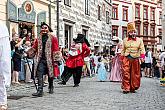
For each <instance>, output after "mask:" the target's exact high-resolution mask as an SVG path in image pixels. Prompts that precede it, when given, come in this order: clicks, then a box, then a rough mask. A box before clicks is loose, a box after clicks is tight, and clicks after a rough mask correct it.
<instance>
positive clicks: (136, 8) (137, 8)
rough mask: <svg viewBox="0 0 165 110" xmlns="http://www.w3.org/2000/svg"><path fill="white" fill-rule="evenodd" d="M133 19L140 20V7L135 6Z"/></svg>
mask: <svg viewBox="0 0 165 110" xmlns="http://www.w3.org/2000/svg"><path fill="white" fill-rule="evenodd" d="M136 11H137V12H138V16H137V15H136ZM135 18H138V19H140V5H138V4H135Z"/></svg>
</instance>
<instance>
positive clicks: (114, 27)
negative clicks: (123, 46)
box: [112, 25, 119, 37]
mask: <svg viewBox="0 0 165 110" xmlns="http://www.w3.org/2000/svg"><path fill="white" fill-rule="evenodd" d="M113 30H116V35H113ZM118 32H119V26H117V25H112V37H113V36H116V37H118Z"/></svg>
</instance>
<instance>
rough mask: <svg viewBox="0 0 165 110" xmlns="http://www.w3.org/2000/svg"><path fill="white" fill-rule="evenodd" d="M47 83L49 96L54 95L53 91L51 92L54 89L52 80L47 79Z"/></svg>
mask: <svg viewBox="0 0 165 110" xmlns="http://www.w3.org/2000/svg"><path fill="white" fill-rule="evenodd" d="M48 82H49V87H48V89H49V94H53V93H54V91H53V89H54V86H53V78H48Z"/></svg>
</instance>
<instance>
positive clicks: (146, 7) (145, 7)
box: [143, 5, 148, 20]
mask: <svg viewBox="0 0 165 110" xmlns="http://www.w3.org/2000/svg"><path fill="white" fill-rule="evenodd" d="M145 9H146V13H144V10H145ZM145 14H146V18H144V15H145ZM143 19H144V20H148V6H146V5H144V6H143Z"/></svg>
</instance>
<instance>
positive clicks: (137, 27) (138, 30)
mask: <svg viewBox="0 0 165 110" xmlns="http://www.w3.org/2000/svg"><path fill="white" fill-rule="evenodd" d="M135 27H136V32H137V35H140V24H136V26H135Z"/></svg>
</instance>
